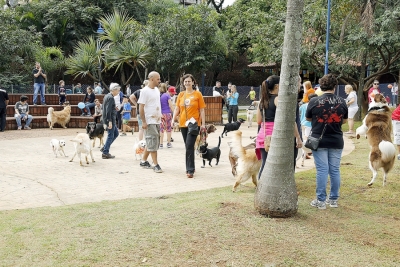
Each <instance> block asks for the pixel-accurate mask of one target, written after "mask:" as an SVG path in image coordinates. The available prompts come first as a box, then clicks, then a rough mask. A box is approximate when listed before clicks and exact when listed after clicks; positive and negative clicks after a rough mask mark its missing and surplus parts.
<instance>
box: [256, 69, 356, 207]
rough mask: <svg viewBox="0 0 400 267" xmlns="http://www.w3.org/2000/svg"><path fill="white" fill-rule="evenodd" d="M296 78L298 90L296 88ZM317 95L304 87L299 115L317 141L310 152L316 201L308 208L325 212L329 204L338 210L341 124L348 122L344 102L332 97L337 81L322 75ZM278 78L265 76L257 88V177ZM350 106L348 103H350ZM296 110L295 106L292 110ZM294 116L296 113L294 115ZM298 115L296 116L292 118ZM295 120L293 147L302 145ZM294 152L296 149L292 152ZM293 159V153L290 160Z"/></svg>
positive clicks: (269, 129)
mask: <svg viewBox="0 0 400 267" xmlns="http://www.w3.org/2000/svg"><path fill="white" fill-rule="evenodd" d="M300 81H301V80H300V77H299V87H300ZM319 84H320V89H321V91H322V95H321V96H317V95H316V94H314V92H313V90H311V89H312V87H311V86H310V85H311V83H310V84H309V83H305V84H304V94H305V95H304V97H303V101H304V102H305V103H303V105H304V104H305V105H306V106H305V107H303V108H302V116H303V118H305V121H308V122H311V125H310V124H303V125H304V126H307V127H310V128H309V129H308V130H307V133H306V135H305V136H304V140H305V138H306V137H307V136H312V137H314V138H317V139H320V142H319V146H318V150H316V151H313V152H312V155H313V157H314V163H315V166H316V170H317V177H316V198H315V199H314V200H313V201H311V203H310V204H311V206H314V207H317V208H319V209H325V208H326V205H327V204H329V205H330V206H331V207H338V198H339V188H340V160H341V155H342V151H343V147H344V140H343V132H342V128H341V127H342V124H343V123H346V122H347V119H348V103H347V101H346V100H345V99H343V98H341V97H339V96H337V95H336V94H335V89H336V86H337V84H338V82H337V79H336V78H335V77H334V76H333V75H332V74H328V75H324V76H323V77H322V78H321V79H320V80H319ZM278 93H279V76H276V75H273V76H270V77H268V78H267V79H266V80H265V81H264V82H263V83H262V86H261V96H260V105H259V108H258V112H257V121H258V123H259V124H260V125H261V127H260V129H259V131H258V135H257V139H256V149H257V151H258V153H257V154H258V155H259V157H260V158H261V159H262V164H261V169H260V173H259V178H260V176H261V173H262V171H263V168H264V165H265V162H266V159H267V157H268V152H267V151H266V150H265V147H264V140H265V136H266V135H272V132H273V130H274V121H275V116H276V112H277V106H278ZM350 105H351V104H350ZM296 108H297V109H298V106H297V107H296ZM296 113H297V112H296ZM297 116H299V115H296V117H297ZM296 121H299V119H297V118H293V123H294V124H297V125H295V127H294V138H295V147H296V148H301V147H302V146H303V141H302V138H301V137H300V133H299V130H298V129H299V127H298V126H299V125H298V124H299V122H297V123H296ZM294 150H295V151H297V149H294ZM295 159H296V153H295V155H294V160H295ZM328 175H329V176H330V184H331V189H330V194H329V195H327V193H326V186H327V180H328Z"/></svg>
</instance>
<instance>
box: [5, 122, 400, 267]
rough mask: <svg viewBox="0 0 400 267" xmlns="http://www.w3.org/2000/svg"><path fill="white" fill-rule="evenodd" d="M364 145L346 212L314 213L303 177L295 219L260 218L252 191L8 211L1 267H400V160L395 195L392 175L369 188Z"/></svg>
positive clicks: (348, 172) (354, 156)
mask: <svg viewBox="0 0 400 267" xmlns="http://www.w3.org/2000/svg"><path fill="white" fill-rule="evenodd" d="M346 127H347V126H344V128H345V129H344V131H346V130H347V129H346ZM354 142H355V147H356V148H355V150H354V151H353V152H352V153H351V154H350V155H348V156H345V157H344V158H343V159H342V167H341V173H342V185H341V197H340V200H339V208H337V209H333V208H329V207H328V208H327V209H326V210H318V209H316V208H313V207H311V206H310V205H309V203H310V201H311V200H312V199H313V197H314V196H315V170H310V171H305V172H300V173H297V174H296V178H295V179H296V183H297V189H298V191H299V193H300V195H299V209H298V212H297V214H296V215H295V216H294V217H291V218H286V219H274V218H267V217H264V216H261V215H259V214H258V213H257V212H256V211H255V210H254V205H253V201H254V187H252V186H251V185H250V184H248V186H241V187H240V188H239V189H238V192H237V193H232V192H231V187H225V188H219V189H212V190H206V191H199V192H188V193H182V194H176V195H170V196H166V197H162V198H139V199H126V200H122V201H103V202H100V203H89V204H79V205H70V206H63V207H46V208H35V209H26V210H10V211H1V212H0V218H1V219H0V266H260V267H261V266H263V267H264V266H400V253H399V251H400V238H399V236H400V227H399V225H400V213H399V211H400V209H399V203H398V201H397V200H398V199H399V198H400V180H399V173H400V161H396V163H395V168H394V169H393V170H392V172H391V173H390V174H389V177H388V182H387V185H386V186H385V187H383V186H382V172H379V177H378V178H377V182H376V183H375V184H374V185H373V186H372V187H368V186H367V183H368V182H369V180H370V179H371V171H370V170H369V168H368V160H367V158H368V153H369V147H368V144H367V142H366V140H365V139H364V138H362V139H360V140H354ZM215 179H218V177H215ZM144 182H145V181H144Z"/></svg>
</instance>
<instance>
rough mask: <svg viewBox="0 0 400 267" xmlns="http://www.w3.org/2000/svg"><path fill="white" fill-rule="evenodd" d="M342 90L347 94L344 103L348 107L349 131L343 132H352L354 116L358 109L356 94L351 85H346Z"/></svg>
mask: <svg viewBox="0 0 400 267" xmlns="http://www.w3.org/2000/svg"><path fill="white" fill-rule="evenodd" d="M344 91H345V92H346V94H347V98H346V103H347V107H348V109H349V120H348V123H349V131H348V132H345V133H346V134H354V116H355V115H356V113H357V111H358V104H357V94H356V92H354V90H353V87H352V86H351V85H346V86H345V87H344Z"/></svg>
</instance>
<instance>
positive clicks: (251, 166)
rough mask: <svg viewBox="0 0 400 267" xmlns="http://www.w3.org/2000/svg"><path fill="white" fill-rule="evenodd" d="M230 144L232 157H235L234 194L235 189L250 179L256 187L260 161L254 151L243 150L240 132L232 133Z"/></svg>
mask: <svg viewBox="0 0 400 267" xmlns="http://www.w3.org/2000/svg"><path fill="white" fill-rule="evenodd" d="M232 133H233V135H232V143H231V145H230V147H231V149H232V153H233V155H236V156H237V164H236V182H235V184H234V186H233V188H232V191H233V192H235V191H236V188H237V187H238V186H239V185H240V184H241V183H244V182H246V181H247V180H248V179H250V177H251V178H252V181H253V184H254V185H255V186H257V175H258V171H259V170H260V167H261V160H258V159H257V156H256V152H255V150H254V149H245V148H244V147H243V146H242V132H241V131H234V132H232Z"/></svg>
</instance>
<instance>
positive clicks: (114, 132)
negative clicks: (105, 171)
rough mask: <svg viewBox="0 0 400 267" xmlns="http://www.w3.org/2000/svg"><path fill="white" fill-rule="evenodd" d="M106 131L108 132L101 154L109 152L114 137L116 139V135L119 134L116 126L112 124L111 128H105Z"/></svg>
mask: <svg viewBox="0 0 400 267" xmlns="http://www.w3.org/2000/svg"><path fill="white" fill-rule="evenodd" d="M107 133H108V135H107V140H106V143H105V145H104V150H103V154H108V153H110V146H111V144H112V143H113V142H114V141H115V139H117V137H118V135H119V132H118V128H117V126H115V125H113V127H112V128H111V129H108V128H107Z"/></svg>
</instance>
